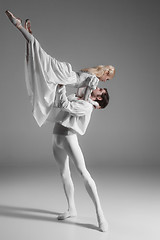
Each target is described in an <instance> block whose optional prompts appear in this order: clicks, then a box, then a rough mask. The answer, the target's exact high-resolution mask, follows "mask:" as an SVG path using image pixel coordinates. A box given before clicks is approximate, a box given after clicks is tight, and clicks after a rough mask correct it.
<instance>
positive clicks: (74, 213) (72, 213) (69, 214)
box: [57, 210, 77, 220]
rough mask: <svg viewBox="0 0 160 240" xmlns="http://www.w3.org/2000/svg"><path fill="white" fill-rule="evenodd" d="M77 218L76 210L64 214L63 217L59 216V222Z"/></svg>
mask: <svg viewBox="0 0 160 240" xmlns="http://www.w3.org/2000/svg"><path fill="white" fill-rule="evenodd" d="M76 216H77V211H76V210H72V211H71V210H68V211H67V212H65V213H62V214H61V215H59V216H58V218H57V219H58V220H65V219H66V218H72V217H76Z"/></svg>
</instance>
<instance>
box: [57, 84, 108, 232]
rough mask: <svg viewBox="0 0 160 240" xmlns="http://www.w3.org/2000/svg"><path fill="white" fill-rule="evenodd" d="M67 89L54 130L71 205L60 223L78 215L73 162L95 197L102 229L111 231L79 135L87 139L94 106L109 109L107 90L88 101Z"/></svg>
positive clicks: (95, 92) (61, 90) (61, 89)
mask: <svg viewBox="0 0 160 240" xmlns="http://www.w3.org/2000/svg"><path fill="white" fill-rule="evenodd" d="M65 93H66V91H65V86H63V87H59V88H58V91H57V95H58V94H59V105H60V107H61V109H62V110H61V111H60V112H59V114H58V115H57V117H56V119H55V122H56V123H55V127H54V130H53V154H54V157H55V159H56V162H57V163H58V165H59V169H60V173H61V178H62V182H63V187H64V191H65V195H66V198H67V202H68V210H67V211H66V212H65V213H63V214H62V215H59V216H58V219H59V220H65V219H66V218H70V217H74V216H76V215H77V211H76V207H75V201H74V186H73V182H72V178H71V174H70V168H69V158H70V159H72V160H73V162H74V164H75V166H76V168H77V170H78V171H79V173H80V174H81V176H82V178H83V180H84V184H85V187H86V190H87V192H88V194H89V196H90V197H91V199H92V201H93V203H94V205H95V209H96V214H97V220H98V225H99V229H100V231H102V232H105V231H107V229H108V224H107V222H106V220H105V217H104V214H103V211H102V207H101V203H100V200H99V196H98V193H97V189H96V185H95V182H94V180H93V179H92V177H91V175H90V173H89V172H88V170H87V168H86V165H85V160H84V157H83V153H82V151H81V148H80V146H79V143H78V138H77V133H79V134H81V135H83V134H84V133H85V131H86V129H87V126H88V124H89V121H90V117H91V113H92V111H93V109H94V105H97V104H98V105H99V107H98V108H99V109H100V108H105V107H106V106H107V105H108V102H109V95H108V92H107V89H99V88H96V89H95V90H93V91H92V93H91V96H90V98H89V99H88V101H85V100H82V99H80V98H77V97H76V96H75V95H70V96H69V97H68V98H67V97H66V94H65Z"/></svg>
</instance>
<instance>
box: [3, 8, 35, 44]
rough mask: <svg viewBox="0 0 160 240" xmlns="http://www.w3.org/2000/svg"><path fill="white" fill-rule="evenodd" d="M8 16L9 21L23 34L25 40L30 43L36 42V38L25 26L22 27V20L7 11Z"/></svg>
mask: <svg viewBox="0 0 160 240" xmlns="http://www.w3.org/2000/svg"><path fill="white" fill-rule="evenodd" d="M5 13H6V15H7V16H8V18H9V20H10V21H11V23H13V25H14V26H15V27H16V28H17V29H18V30H19V31H20V32H21V33H22V34H23V36H24V37H25V39H26V40H27V41H28V42H32V41H34V37H33V35H32V34H31V33H29V32H28V31H27V30H26V29H25V28H24V27H23V26H22V20H21V19H20V18H16V17H15V16H14V15H13V13H11V12H10V11H8V10H7V11H6V12H5Z"/></svg>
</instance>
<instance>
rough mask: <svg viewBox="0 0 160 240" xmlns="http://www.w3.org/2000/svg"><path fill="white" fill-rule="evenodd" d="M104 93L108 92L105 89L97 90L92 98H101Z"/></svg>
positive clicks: (92, 94)
mask: <svg viewBox="0 0 160 240" xmlns="http://www.w3.org/2000/svg"><path fill="white" fill-rule="evenodd" d="M103 93H106V90H105V89H103V88H96V89H95V90H93V91H92V93H91V97H92V98H97V97H101V95H102V94H103Z"/></svg>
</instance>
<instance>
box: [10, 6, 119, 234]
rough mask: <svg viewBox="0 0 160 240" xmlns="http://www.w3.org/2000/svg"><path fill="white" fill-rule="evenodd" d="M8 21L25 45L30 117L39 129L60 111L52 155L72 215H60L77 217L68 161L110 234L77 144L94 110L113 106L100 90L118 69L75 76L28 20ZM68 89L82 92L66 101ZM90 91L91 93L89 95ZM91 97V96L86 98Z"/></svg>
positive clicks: (102, 226) (103, 228)
mask: <svg viewBox="0 0 160 240" xmlns="http://www.w3.org/2000/svg"><path fill="white" fill-rule="evenodd" d="M6 15H7V16H8V18H9V20H10V21H11V22H12V23H13V25H15V26H16V28H17V29H18V30H19V31H20V32H21V33H22V34H23V36H24V37H25V39H26V40H27V42H26V58H25V69H26V71H25V76H26V85H27V91H28V94H29V97H30V101H31V103H32V112H33V116H34V118H35V120H36V121H37V123H38V125H39V126H42V125H43V124H44V123H45V122H46V121H47V120H48V119H50V116H52V115H53V110H54V108H57V107H58V108H60V109H61V111H60V112H59V113H58V115H56V116H55V119H54V122H55V126H54V130H53V154H54V157H55V159H56V161H57V163H58V165H59V168H60V173H61V177H62V181H63V186H64V191H65V194H66V198H67V202H68V210H67V211H66V212H65V213H64V214H62V215H60V216H58V219H59V220H65V219H66V218H69V217H74V216H76V215H77V212H76V207H75V202H74V186H73V182H72V179H71V175H70V169H69V158H70V159H72V160H73V162H74V164H75V166H76V167H77V169H78V171H79V172H80V174H81V176H82V178H83V180H84V184H85V187H86V190H87V192H88V193H89V196H90V197H91V199H92V200H93V203H94V205H95V208H96V214H97V220H98V225H99V228H100V230H101V231H107V229H108V224H107V221H106V220H105V217H104V214H103V211H102V207H101V204H100V200H99V196H98V193H97V189H96V185H95V182H94V180H93V179H92V177H91V175H90V173H89V172H88V170H87V168H86V165H85V161H84V157H83V153H82V151H81V148H80V146H79V143H78V138H77V134H81V135H83V134H84V133H85V132H86V129H87V126H88V124H89V121H90V117H91V113H92V111H93V109H94V108H97V109H101V108H105V107H106V106H107V105H108V102H109V95H108V92H107V89H100V88H97V85H98V82H99V81H103V82H105V81H107V80H109V79H112V78H113V76H114V74H115V68H114V67H113V66H111V65H107V66H103V65H100V66H97V67H95V68H86V69H82V70H81V71H79V72H74V71H73V70H72V67H71V65H70V64H69V63H66V62H60V61H58V60H56V59H55V58H53V57H51V56H50V55H48V54H47V53H46V52H45V51H44V50H43V49H42V47H41V46H40V44H39V42H38V41H37V39H36V38H35V37H34V36H33V35H32V31H31V24H30V20H29V19H27V20H26V21H25V27H23V26H22V21H21V19H19V18H16V17H15V16H14V15H13V14H12V13H11V12H9V11H8V10H7V11H6ZM65 85H72V86H74V87H76V88H79V90H81V89H82V91H78V96H77V95H70V96H69V97H67V96H66V90H65ZM86 89H87V90H88V89H89V91H88V92H87V91H86ZM86 95H87V97H86Z"/></svg>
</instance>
